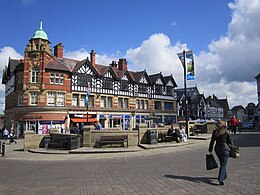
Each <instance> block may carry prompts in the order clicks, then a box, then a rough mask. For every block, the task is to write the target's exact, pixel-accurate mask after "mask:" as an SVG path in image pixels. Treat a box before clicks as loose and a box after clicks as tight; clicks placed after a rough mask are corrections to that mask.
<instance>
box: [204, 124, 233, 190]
mask: <svg viewBox="0 0 260 195" xmlns="http://www.w3.org/2000/svg"><path fill="white" fill-rule="evenodd" d="M216 126H217V128H216V129H215V130H214V131H213V132H212V136H211V140H210V144H209V148H208V151H209V152H210V153H211V152H212V150H213V146H214V143H215V142H216V144H215V148H214V149H215V153H216V155H217V157H218V159H219V163H220V167H219V173H218V181H219V185H224V180H225V179H226V178H227V163H228V157H229V146H230V145H232V141H231V138H230V135H229V133H228V130H227V128H226V122H225V121H218V122H217V124H216Z"/></svg>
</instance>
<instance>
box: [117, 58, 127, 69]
mask: <svg viewBox="0 0 260 195" xmlns="http://www.w3.org/2000/svg"><path fill="white" fill-rule="evenodd" d="M118 70H127V61H126V59H124V58H121V59H119V62H118Z"/></svg>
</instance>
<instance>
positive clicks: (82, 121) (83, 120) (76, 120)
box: [70, 118, 98, 123]
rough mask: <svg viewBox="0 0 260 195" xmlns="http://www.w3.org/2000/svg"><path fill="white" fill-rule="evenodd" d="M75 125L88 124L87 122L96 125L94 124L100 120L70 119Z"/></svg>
mask: <svg viewBox="0 0 260 195" xmlns="http://www.w3.org/2000/svg"><path fill="white" fill-rule="evenodd" d="M70 120H71V121H72V122H73V123H86V122H89V123H94V122H97V121H98V120H97V119H96V118H89V119H87V118H71V119H70Z"/></svg>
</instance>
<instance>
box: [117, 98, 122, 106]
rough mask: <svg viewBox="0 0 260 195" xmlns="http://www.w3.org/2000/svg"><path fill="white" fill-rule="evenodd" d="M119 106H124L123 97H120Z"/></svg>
mask: <svg viewBox="0 0 260 195" xmlns="http://www.w3.org/2000/svg"><path fill="white" fill-rule="evenodd" d="M118 108H123V98H118Z"/></svg>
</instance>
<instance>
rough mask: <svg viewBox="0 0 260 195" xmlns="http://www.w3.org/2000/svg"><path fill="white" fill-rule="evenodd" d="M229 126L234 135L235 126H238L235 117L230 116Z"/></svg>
mask: <svg viewBox="0 0 260 195" xmlns="http://www.w3.org/2000/svg"><path fill="white" fill-rule="evenodd" d="M229 126H230V128H231V132H232V133H234V134H236V132H237V126H238V120H237V119H236V116H235V115H234V116H232V117H231V118H230V120H229Z"/></svg>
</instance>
